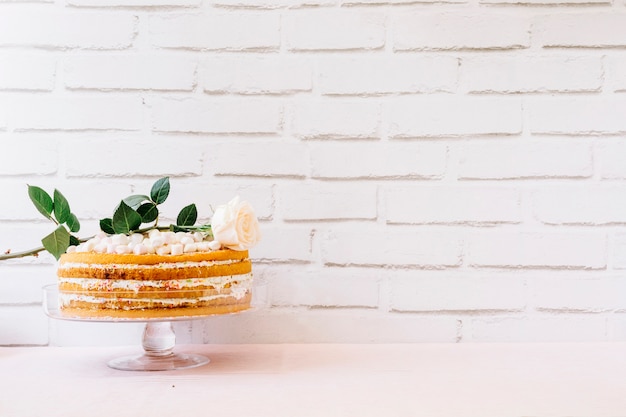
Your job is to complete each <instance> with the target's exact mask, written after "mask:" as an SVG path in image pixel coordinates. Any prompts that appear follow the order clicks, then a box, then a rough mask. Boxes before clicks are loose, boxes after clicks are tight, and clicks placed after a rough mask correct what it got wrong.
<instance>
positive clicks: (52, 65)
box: [0, 29, 56, 91]
mask: <svg viewBox="0 0 626 417" xmlns="http://www.w3.org/2000/svg"><path fill="white" fill-rule="evenodd" d="M0 30H1V29H0ZM55 73H56V59H54V58H52V57H49V56H41V55H30V54H23V53H22V54H19V55H18V54H1V55H0V90H8V91H11V90H33V91H51V90H52V89H53V88H54V80H55Z"/></svg>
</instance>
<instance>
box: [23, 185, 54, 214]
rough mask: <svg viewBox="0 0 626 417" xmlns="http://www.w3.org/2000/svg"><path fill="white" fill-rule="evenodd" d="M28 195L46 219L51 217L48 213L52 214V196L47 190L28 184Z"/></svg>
mask: <svg viewBox="0 0 626 417" xmlns="http://www.w3.org/2000/svg"><path fill="white" fill-rule="evenodd" d="M28 196H29V197H30V200H31V201H32V202H33V204H34V205H35V207H36V208H37V210H39V212H40V213H41V214H43V215H44V216H45V217H46V218H47V219H51V218H52V217H51V216H50V215H51V214H52V210H53V208H54V204H53V203H52V198H51V197H50V195H48V193H47V192H45V191H44V190H42V189H41V188H39V187H37V186H34V185H29V186H28Z"/></svg>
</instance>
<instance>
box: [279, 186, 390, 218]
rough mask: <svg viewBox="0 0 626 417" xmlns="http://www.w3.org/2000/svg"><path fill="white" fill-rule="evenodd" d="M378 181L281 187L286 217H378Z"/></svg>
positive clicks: (280, 204)
mask: <svg viewBox="0 0 626 417" xmlns="http://www.w3.org/2000/svg"><path fill="white" fill-rule="evenodd" d="M377 190H378V187H377V186H376V185H375V184H354V183H328V182H324V183H308V184H289V185H287V184H285V185H282V186H280V185H279V186H278V189H277V194H278V202H279V207H280V209H281V210H280V211H281V212H282V216H281V217H282V218H283V219H284V220H340V219H344V220H345V219H365V220H373V219H376V215H377V200H378V198H377V194H378V193H377Z"/></svg>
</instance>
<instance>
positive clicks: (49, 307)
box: [43, 282, 265, 371]
mask: <svg viewBox="0 0 626 417" xmlns="http://www.w3.org/2000/svg"><path fill="white" fill-rule="evenodd" d="M264 291H265V285H264V284H262V283H261V282H255V284H254V285H253V288H252V294H253V295H252V303H251V305H252V306H251V308H250V309H247V310H242V311H238V312H234V313H227V315H234V314H242V313H246V312H250V311H252V310H257V309H258V308H259V307H261V306H262V305H263V304H264V300H265V293H264ZM43 307H44V311H45V313H46V315H47V316H48V317H50V318H52V319H56V320H67V321H80V322H90V323H145V324H146V325H145V328H144V331H143V337H142V339H141V345H142V347H143V350H144V352H143V353H141V354H136V355H127V356H121V357H118V358H114V359H111V360H110V361H109V362H107V365H108V366H109V367H111V368H113V369H119V370H122V371H172V370H177V369H188V368H195V367H198V366H202V365H205V364H207V363H209V362H210V360H209V358H207V357H206V356H203V355H197V354H194V353H176V352H174V347H175V346H176V335H175V334H174V329H173V327H172V322H175V321H190V320H199V319H204V318H207V317H214V316H218V315H219V316H224V314H207V315H197V316H175V317H157V318H114V317H96V318H87V317H76V316H71V315H67V314H64V313H63V312H62V311H61V309H60V308H59V288H58V285H57V284H50V285H46V286H44V287H43Z"/></svg>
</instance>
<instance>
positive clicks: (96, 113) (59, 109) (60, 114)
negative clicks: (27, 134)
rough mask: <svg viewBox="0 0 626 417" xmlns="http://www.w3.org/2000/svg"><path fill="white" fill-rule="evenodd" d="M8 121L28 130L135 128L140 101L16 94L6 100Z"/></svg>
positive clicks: (139, 121) (139, 119)
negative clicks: (7, 102)
mask: <svg viewBox="0 0 626 417" xmlns="http://www.w3.org/2000/svg"><path fill="white" fill-rule="evenodd" d="M9 104H10V107H11V110H10V117H11V118H10V123H11V125H12V126H13V128H14V129H15V130H17V131H29V130H111V129H116V130H139V129H141V128H142V127H143V105H142V103H141V98H139V97H121V96H120V97H115V96H106V97H105V96H90V97H61V96H59V97H50V96H20V97H14V98H12V99H11V100H10V101H9Z"/></svg>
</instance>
